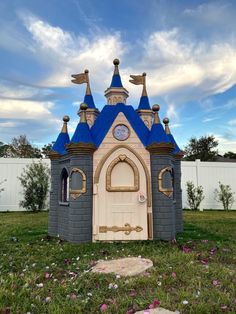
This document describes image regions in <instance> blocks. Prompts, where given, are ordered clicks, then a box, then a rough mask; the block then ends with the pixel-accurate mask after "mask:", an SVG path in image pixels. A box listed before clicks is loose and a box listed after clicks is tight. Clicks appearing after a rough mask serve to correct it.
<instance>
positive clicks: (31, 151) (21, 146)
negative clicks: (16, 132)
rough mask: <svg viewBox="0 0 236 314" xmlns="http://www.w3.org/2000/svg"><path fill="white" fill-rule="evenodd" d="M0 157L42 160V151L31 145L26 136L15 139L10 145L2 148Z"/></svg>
mask: <svg viewBox="0 0 236 314" xmlns="http://www.w3.org/2000/svg"><path fill="white" fill-rule="evenodd" d="M0 157H10V158H17V157H18V158H41V157H42V154H41V151H40V149H38V148H37V147H34V146H32V145H31V143H30V142H29V140H28V139H27V137H26V135H20V136H19V137H14V138H13V139H12V141H11V143H9V144H3V145H1V146H0Z"/></svg>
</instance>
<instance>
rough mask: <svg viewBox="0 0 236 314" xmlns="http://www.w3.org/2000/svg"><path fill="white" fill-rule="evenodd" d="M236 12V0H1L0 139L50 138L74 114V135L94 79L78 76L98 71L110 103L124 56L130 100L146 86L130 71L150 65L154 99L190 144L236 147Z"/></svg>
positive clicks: (100, 102) (95, 75)
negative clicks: (202, 140) (210, 139)
mask: <svg viewBox="0 0 236 314" xmlns="http://www.w3.org/2000/svg"><path fill="white" fill-rule="evenodd" d="M235 16H236V2H235V1H227V0H225V1H199V0H198V1H194V0H192V1H188V0H186V1H182V0H179V1H171V0H170V1H168V0H162V1H154V0H148V1H143V0H129V1H125V0H119V1H111V0H110V1H108V0H99V1H96V0H92V1H91V0H83V1H78V0H60V1H58V0H48V1H37V0H24V1H22V0H11V1H9V0H1V1H0V141H2V142H9V141H10V140H11V138H12V137H15V136H18V135H20V134H26V135H27V136H28V138H29V139H30V140H31V141H32V142H33V143H34V144H35V145H39V146H41V145H43V144H47V143H49V142H51V141H53V140H55V139H56V137H57V135H58V132H59V131H60V128H61V125H62V122H61V119H62V116H63V115H65V114H68V115H69V116H70V117H71V121H70V123H69V130H70V132H71V133H73V130H74V129H75V127H76V125H77V123H78V117H77V115H76V112H77V110H78V105H79V103H80V102H82V100H83V97H84V92H85V86H84V85H74V84H72V83H71V82H70V79H71V78H70V75H71V74H73V73H80V72H83V71H84V69H89V71H90V81H91V89H92V93H93V97H94V100H95V103H96V105H97V107H98V108H99V109H101V108H102V107H103V106H104V105H105V104H106V102H105V98H104V91H105V89H106V88H107V87H108V86H109V84H110V81H111V76H112V71H113V64H112V61H113V59H114V58H119V59H120V61H121V64H120V73H121V76H122V81H123V85H124V87H126V89H127V90H129V93H130V97H129V98H128V104H131V105H133V106H134V107H135V108H136V107H137V105H138V102H139V97H140V94H141V87H140V86H135V85H132V84H130V83H129V75H130V74H141V73H143V72H146V73H147V91H148V94H149V99H150V103H151V105H153V104H155V103H158V104H159V105H160V106H161V111H160V116H161V118H164V117H165V116H168V117H169V118H170V127H171V130H172V133H173V134H174V136H175V138H176V140H177V142H178V143H179V145H180V146H181V147H182V148H183V147H184V145H185V144H186V143H187V142H188V139H189V138H190V137H192V136H196V137H200V136H202V135H208V134H213V135H214V136H215V137H216V138H217V139H218V141H219V151H220V152H221V153H224V152H226V151H234V152H236V86H235V83H236V19H235Z"/></svg>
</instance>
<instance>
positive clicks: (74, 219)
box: [68, 154, 93, 243]
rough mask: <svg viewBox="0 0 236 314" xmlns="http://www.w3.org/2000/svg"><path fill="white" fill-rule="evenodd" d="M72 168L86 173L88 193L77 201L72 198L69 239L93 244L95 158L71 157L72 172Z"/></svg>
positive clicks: (87, 156) (87, 155)
mask: <svg viewBox="0 0 236 314" xmlns="http://www.w3.org/2000/svg"><path fill="white" fill-rule="evenodd" d="M72 168H79V169H81V170H82V171H83V172H84V173H85V175H86V193H84V194H82V195H81V196H80V197H79V198H77V199H73V198H72V197H70V210H69V220H68V239H69V241H70V242H73V243H83V242H92V209H93V156H92V155H89V154H84V155H78V156H71V159H70V171H71V170H72ZM78 184H79V182H78Z"/></svg>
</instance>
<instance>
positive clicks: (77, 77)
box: [71, 70, 96, 109]
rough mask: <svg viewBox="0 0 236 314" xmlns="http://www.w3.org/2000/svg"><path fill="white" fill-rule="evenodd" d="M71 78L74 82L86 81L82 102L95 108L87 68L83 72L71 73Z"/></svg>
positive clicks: (81, 82)
mask: <svg viewBox="0 0 236 314" xmlns="http://www.w3.org/2000/svg"><path fill="white" fill-rule="evenodd" d="M71 76H72V77H73V80H71V82H72V83H74V84H83V83H86V84H87V87H86V92H85V96H84V103H85V104H87V106H88V108H91V109H96V107H95V104H94V101H93V95H92V93H91V88H90V83H89V70H84V73H79V74H72V75H71Z"/></svg>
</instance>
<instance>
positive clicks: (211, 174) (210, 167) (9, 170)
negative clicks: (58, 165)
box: [0, 158, 236, 211]
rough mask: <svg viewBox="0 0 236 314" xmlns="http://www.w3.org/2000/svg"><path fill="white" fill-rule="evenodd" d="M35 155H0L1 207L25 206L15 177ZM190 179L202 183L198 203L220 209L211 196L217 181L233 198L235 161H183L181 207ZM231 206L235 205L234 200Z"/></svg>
mask: <svg viewBox="0 0 236 314" xmlns="http://www.w3.org/2000/svg"><path fill="white" fill-rule="evenodd" d="M33 161H34V162H37V159H18V158H0V182H2V181H3V180H6V181H5V182H4V183H3V184H1V186H0V189H1V188H4V191H3V192H2V193H0V211H18V210H24V209H23V208H20V207H19V202H20V200H21V199H22V188H21V185H20V181H19V179H18V177H19V176H20V175H21V173H22V171H23V168H25V167H26V166H27V165H29V164H31V163H32V162H33ZM43 162H44V163H46V164H47V165H49V166H50V160H49V159H43ZM187 181H192V182H193V183H194V185H195V186H196V185H202V186H203V190H204V195H205V199H204V200H203V202H202V204H201V209H222V205H221V204H219V203H217V202H216V201H215V199H214V190H215V189H216V188H218V182H219V181H221V182H222V183H223V184H229V185H230V186H231V188H232V190H233V192H235V199H236V163H233V162H232V163H227V162H201V161H200V160H196V161H183V162H182V190H183V207H186V208H187V207H188V205H187V195H186V182H187ZM232 209H236V202H235V203H234V205H233V207H232Z"/></svg>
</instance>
